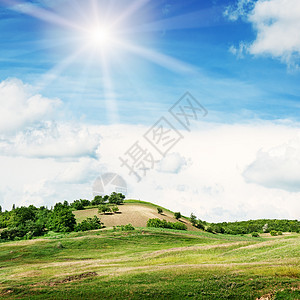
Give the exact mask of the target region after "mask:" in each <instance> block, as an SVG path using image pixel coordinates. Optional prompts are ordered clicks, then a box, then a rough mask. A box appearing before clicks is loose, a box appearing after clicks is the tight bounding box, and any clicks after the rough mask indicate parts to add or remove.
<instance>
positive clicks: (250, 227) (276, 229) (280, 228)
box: [190, 214, 300, 236]
mask: <svg viewBox="0 0 300 300" xmlns="http://www.w3.org/2000/svg"><path fill="white" fill-rule="evenodd" d="M190 221H191V223H192V225H193V226H195V227H197V228H200V229H203V230H206V231H208V232H212V233H222V234H233V235H236V234H252V233H253V236H255V234H254V233H257V234H258V233H271V235H276V234H278V233H279V234H280V233H282V232H297V233H299V232H300V221H298V220H278V219H259V220H249V221H239V222H238V221H237V222H221V223H207V222H205V221H202V220H199V219H197V217H196V216H195V215H194V214H191V216H190Z"/></svg>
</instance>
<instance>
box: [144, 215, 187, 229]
mask: <svg viewBox="0 0 300 300" xmlns="http://www.w3.org/2000/svg"><path fill="white" fill-rule="evenodd" d="M147 227H156V228H169V229H177V230H186V229H187V227H186V225H185V224H183V223H181V222H175V223H173V222H167V221H166V220H161V219H158V218H155V219H149V220H148V222H147Z"/></svg>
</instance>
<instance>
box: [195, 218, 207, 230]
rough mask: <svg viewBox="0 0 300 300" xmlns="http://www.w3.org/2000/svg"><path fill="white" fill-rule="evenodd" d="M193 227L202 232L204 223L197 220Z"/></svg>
mask: <svg viewBox="0 0 300 300" xmlns="http://www.w3.org/2000/svg"><path fill="white" fill-rule="evenodd" d="M195 226H196V227H197V228H199V229H202V230H204V229H205V225H204V222H203V221H201V220H197V222H196V224H195Z"/></svg>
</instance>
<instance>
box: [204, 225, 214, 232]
mask: <svg viewBox="0 0 300 300" xmlns="http://www.w3.org/2000/svg"><path fill="white" fill-rule="evenodd" d="M206 231H207V232H211V233H215V232H214V229H213V227H212V226H208V227H207V229H206Z"/></svg>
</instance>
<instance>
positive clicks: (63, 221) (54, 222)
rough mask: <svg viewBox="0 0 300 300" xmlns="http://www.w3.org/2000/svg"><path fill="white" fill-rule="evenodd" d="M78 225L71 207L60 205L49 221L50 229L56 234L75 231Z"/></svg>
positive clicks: (55, 208) (57, 205)
mask: <svg viewBox="0 0 300 300" xmlns="http://www.w3.org/2000/svg"><path fill="white" fill-rule="evenodd" d="M75 225H76V219H75V216H74V214H73V213H72V211H71V210H70V208H69V207H66V206H64V205H62V204H61V203H58V204H56V205H55V207H54V210H53V212H52V213H51V215H50V218H49V220H48V228H49V229H50V230H53V231H55V232H70V231H73V230H74V228H75Z"/></svg>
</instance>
